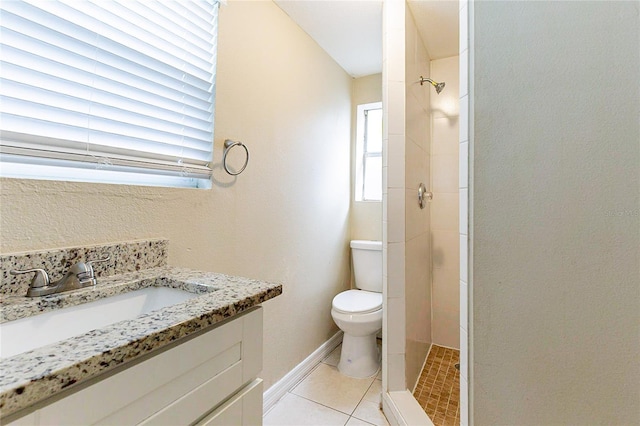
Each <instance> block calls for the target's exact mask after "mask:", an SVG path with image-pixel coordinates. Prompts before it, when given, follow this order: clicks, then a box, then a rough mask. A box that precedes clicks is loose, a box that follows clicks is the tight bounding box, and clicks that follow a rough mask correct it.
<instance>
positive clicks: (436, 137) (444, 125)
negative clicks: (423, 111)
mask: <svg viewBox="0 0 640 426" xmlns="http://www.w3.org/2000/svg"><path fill="white" fill-rule="evenodd" d="M431 145H432V146H431V155H447V154H449V155H457V154H458V149H459V147H458V145H459V140H458V117H442V118H434V119H433V143H432V144H431Z"/></svg>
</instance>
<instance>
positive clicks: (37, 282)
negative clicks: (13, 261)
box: [9, 268, 50, 288]
mask: <svg viewBox="0 0 640 426" xmlns="http://www.w3.org/2000/svg"><path fill="white" fill-rule="evenodd" d="M32 272H35V273H36V274H35V275H34V276H33V280H31V285H30V287H31V288H38V287H46V286H48V285H49V283H50V281H49V274H47V271H45V270H44V269H39V268H35V269H25V270H22V271H18V270H16V269H12V270H11V271H9V273H10V274H11V275H20V274H29V273H32Z"/></svg>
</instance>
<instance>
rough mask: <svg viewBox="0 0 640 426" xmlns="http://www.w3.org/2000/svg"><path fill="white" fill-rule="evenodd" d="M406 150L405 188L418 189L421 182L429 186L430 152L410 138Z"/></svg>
mask: <svg viewBox="0 0 640 426" xmlns="http://www.w3.org/2000/svg"><path fill="white" fill-rule="evenodd" d="M425 119H426V118H425ZM406 150H407V155H406V161H405V164H406V169H407V171H406V179H405V181H406V182H405V185H404V186H405V188H415V189H416V190H417V189H418V185H419V183H420V182H422V183H424V184H425V185H426V186H427V188H429V180H430V179H429V152H428V151H425V150H424V149H423V148H422V147H420V146H418V144H416V143H414V142H413V141H412V140H409V139H407V143H406Z"/></svg>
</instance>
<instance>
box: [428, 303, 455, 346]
mask: <svg viewBox="0 0 640 426" xmlns="http://www.w3.org/2000/svg"><path fill="white" fill-rule="evenodd" d="M433 322H434V323H436V324H437V327H434V328H433V342H434V344H437V345H440V346H446V347H448V348H454V349H458V347H459V345H460V314H459V313H458V311H457V310H456V311H447V310H441V309H434V310H433Z"/></svg>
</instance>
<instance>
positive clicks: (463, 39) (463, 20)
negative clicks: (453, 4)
mask: <svg viewBox="0 0 640 426" xmlns="http://www.w3.org/2000/svg"><path fill="white" fill-rule="evenodd" d="M459 25H460V34H459V37H460V39H459V43H460V52H462V51H464V50H465V49H466V48H467V47H468V46H469V28H468V19H467V5H466V4H465V5H462V7H461V8H460V15H459Z"/></svg>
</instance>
